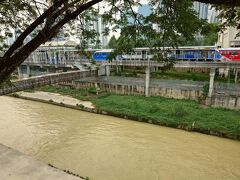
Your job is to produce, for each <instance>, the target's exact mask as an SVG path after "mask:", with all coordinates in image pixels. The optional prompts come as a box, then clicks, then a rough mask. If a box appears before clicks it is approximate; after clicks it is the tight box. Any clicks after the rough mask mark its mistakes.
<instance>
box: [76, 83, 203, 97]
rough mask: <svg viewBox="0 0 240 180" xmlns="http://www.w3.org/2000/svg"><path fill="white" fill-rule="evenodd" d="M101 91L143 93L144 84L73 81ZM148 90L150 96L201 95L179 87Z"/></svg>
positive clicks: (142, 94)
mask: <svg viewBox="0 0 240 180" xmlns="http://www.w3.org/2000/svg"><path fill="white" fill-rule="evenodd" d="M96 85H97V87H99V88H100V89H101V90H103V91H107V92H111V93H117V94H125V95H133V96H136V95H140V96H144V95H145V87H144V85H131V84H121V83H102V82H98V83H94V82H87V81H86V82H75V83H74V86H75V87H76V88H79V89H81V88H89V87H93V86H96ZM149 92H150V95H151V96H163V97H169V98H176V99H192V100H198V99H199V97H201V95H202V91H201V90H197V89H183V88H182V89H181V88H173V87H161V86H151V85H150V87H149Z"/></svg>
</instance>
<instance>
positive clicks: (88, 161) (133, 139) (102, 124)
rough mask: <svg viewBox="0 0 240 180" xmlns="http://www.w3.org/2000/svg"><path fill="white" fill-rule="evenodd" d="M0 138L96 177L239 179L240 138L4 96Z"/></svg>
mask: <svg viewBox="0 0 240 180" xmlns="http://www.w3.org/2000/svg"><path fill="white" fill-rule="evenodd" d="M0 109H1V111H0V143H2V144H4V145H7V146H10V147H13V148H15V149H17V150H19V151H21V152H23V153H26V154H29V155H31V156H33V157H35V158H37V159H40V160H42V161H44V162H46V163H51V164H53V165H54V166H56V167H59V168H61V169H67V170H70V171H72V172H74V173H78V174H80V175H81V176H88V177H89V178H90V179H91V180H168V179H169V180H178V179H180V180H181V179H184V180H185V179H190V180H192V179H199V180H200V179H201V180H202V179H205V180H208V179H209V180H214V179H216V180H219V179H227V180H230V179H236V180H237V179H238V180H239V179H240V142H238V141H233V140H228V139H224V138H218V137H213V136H208V135H203V134H199V133H192V132H186V131H182V130H176V129H171V128H165V127H160V126H156V125H151V124H145V123H139V122H134V121H129V120H124V119H120V118H115V117H110V116H103V115H97V114H91V113H87V112H81V111H77V110H72V109H67V108H62V107H58V106H53V105H48V104H43V103H39V102H33V101H26V100H21V99H16V98H12V97H4V96H1V97H0Z"/></svg>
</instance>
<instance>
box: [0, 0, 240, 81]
mask: <svg viewBox="0 0 240 180" xmlns="http://www.w3.org/2000/svg"><path fill="white" fill-rule="evenodd" d="M198 1H199V2H204V3H211V4H214V5H216V7H217V9H218V10H222V11H221V12H222V13H221V14H220V16H221V18H224V19H225V21H224V25H232V26H235V27H237V28H240V25H239V19H240V16H239V14H240V13H239V6H240V2H239V1H236V0H225V1H222V0H198ZM101 2H104V5H101V6H99V7H97V6H96V5H97V4H99V3H101ZM192 3H193V1H192V0H177V1H176V0H162V1H161V4H159V0H149V4H150V5H151V6H152V7H153V9H152V13H151V14H150V15H149V16H146V17H144V16H143V15H141V14H138V13H136V12H135V11H134V7H136V6H139V5H140V2H139V1H138V0H114V1H112V0H111V1H110V0H105V1H103V0H0V22H1V23H0V24H1V25H0V26H1V28H0V29H1V32H0V39H1V42H3V41H4V38H7V37H12V36H14V37H15V38H16V40H15V42H14V43H13V44H12V45H10V47H8V46H7V45H6V44H4V43H2V48H1V56H0V82H3V81H4V79H6V78H7V77H8V76H9V75H10V74H11V73H12V72H13V71H14V70H15V69H16V68H17V66H19V65H20V64H21V63H22V62H23V61H24V60H25V59H26V58H27V57H28V56H29V55H30V54H31V53H32V52H33V51H34V50H35V49H37V48H38V47H39V46H40V45H41V44H43V43H45V42H46V41H48V40H51V39H52V38H53V37H55V36H56V35H57V34H58V33H59V32H60V31H61V29H62V28H63V27H64V28H66V29H69V33H76V32H77V31H80V35H81V36H82V38H81V39H82V40H83V41H85V40H86V39H88V38H92V37H94V36H95V35H96V33H95V32H93V31H91V30H86V29H84V26H83V25H82V24H83V21H88V20H91V18H92V17H93V15H97V14H101V16H102V17H103V19H104V21H105V22H107V23H108V25H109V26H108V27H106V29H105V33H106V34H107V33H109V31H110V28H109V27H112V30H113V31H114V30H116V29H121V30H122V31H121V36H120V37H121V38H120V39H119V40H118V42H119V43H118V50H119V51H129V49H131V47H133V46H135V44H136V43H138V42H140V41H141V40H144V41H147V42H148V46H149V47H151V48H153V49H154V48H155V47H160V46H172V47H175V46H177V45H178V44H179V41H180V39H181V38H182V37H185V38H186V39H190V38H191V37H192V36H193V35H194V34H195V33H197V32H199V30H201V29H204V27H205V26H206V22H204V21H203V20H199V19H198V18H197V14H196V12H195V11H194V10H193V9H192ZM104 7H105V8H104ZM129 17H132V18H133V23H132V24H129V21H128V19H129ZM74 20H76V21H74ZM76 22H77V23H76ZM66 24H67V25H66ZM76 25H77V27H76ZM68 27H71V28H68ZM29 37H31V38H29ZM139 40H140V41H139ZM82 44H83V45H84V44H85V43H82ZM157 56H158V57H160V58H162V56H161V55H157Z"/></svg>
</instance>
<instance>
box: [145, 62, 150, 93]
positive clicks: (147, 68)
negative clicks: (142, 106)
mask: <svg viewBox="0 0 240 180" xmlns="http://www.w3.org/2000/svg"><path fill="white" fill-rule="evenodd" d="M145 73H146V80H145V96H146V97H149V84H150V67H149V66H147V67H146V70H145Z"/></svg>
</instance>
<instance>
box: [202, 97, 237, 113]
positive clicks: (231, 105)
mask: <svg viewBox="0 0 240 180" xmlns="http://www.w3.org/2000/svg"><path fill="white" fill-rule="evenodd" d="M206 105H210V106H212V107H222V108H226V109H235V110H240V97H239V96H231V95H218V94H215V95H213V96H212V97H211V98H208V99H207V100H206Z"/></svg>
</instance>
